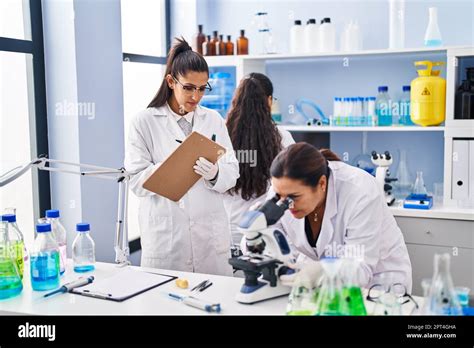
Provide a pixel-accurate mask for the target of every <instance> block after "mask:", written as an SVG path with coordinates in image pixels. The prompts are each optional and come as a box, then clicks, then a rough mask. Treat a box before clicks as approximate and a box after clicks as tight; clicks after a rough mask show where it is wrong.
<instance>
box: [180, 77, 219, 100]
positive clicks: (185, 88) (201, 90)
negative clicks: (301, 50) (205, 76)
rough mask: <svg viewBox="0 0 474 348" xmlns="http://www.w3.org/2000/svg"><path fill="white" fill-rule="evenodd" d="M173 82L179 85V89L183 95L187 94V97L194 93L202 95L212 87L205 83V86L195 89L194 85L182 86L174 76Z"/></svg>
mask: <svg viewBox="0 0 474 348" xmlns="http://www.w3.org/2000/svg"><path fill="white" fill-rule="evenodd" d="M173 80H175V81H176V82H177V83H179V84H180V85H181V87H182V88H183V91H184V93H186V94H189V95H191V94H193V93H194V92H198V94H204V93H206V92H210V91H212V87H211V85H210V84H209V82H207V83H206V85H205V86H201V87H197V86H194V85H183V84H182V83H181V82H179V80H178V79H177V78H176V77H174V76H173Z"/></svg>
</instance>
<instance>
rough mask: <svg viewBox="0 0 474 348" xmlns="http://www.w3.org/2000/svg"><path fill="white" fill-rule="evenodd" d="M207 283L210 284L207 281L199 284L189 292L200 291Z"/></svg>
mask: <svg viewBox="0 0 474 348" xmlns="http://www.w3.org/2000/svg"><path fill="white" fill-rule="evenodd" d="M207 283H210V281H209V279H207V280H204V281H202V282H200V283H199V284H198V285H196V286H195V287H194V288H192V289H191V291H194V290H199V289H201V288H202V287H204V286H206V285H207Z"/></svg>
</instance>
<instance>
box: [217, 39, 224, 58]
mask: <svg viewBox="0 0 474 348" xmlns="http://www.w3.org/2000/svg"><path fill="white" fill-rule="evenodd" d="M225 53H226V44H225V41H224V35H219V41H218V42H217V43H216V54H217V55H218V56H225Z"/></svg>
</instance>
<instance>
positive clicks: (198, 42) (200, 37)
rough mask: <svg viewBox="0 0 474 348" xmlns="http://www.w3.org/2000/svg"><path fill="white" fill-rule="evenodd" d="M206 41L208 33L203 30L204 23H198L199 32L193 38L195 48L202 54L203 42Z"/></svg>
mask: <svg viewBox="0 0 474 348" xmlns="http://www.w3.org/2000/svg"><path fill="white" fill-rule="evenodd" d="M205 41H206V35H204V33H203V32H202V24H199V25H198V32H197V33H196V34H195V35H194V38H193V42H192V43H193V49H194V50H195V51H196V52H199V53H201V54H202V44H203V42H205Z"/></svg>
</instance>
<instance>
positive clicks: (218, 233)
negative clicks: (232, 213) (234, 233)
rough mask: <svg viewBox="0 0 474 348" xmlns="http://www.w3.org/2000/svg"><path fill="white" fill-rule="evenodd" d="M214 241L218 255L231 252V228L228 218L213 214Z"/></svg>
mask: <svg viewBox="0 0 474 348" xmlns="http://www.w3.org/2000/svg"><path fill="white" fill-rule="evenodd" d="M211 219H212V239H213V243H214V247H215V249H216V252H217V253H218V254H221V253H225V252H227V253H228V252H230V245H231V241H230V227H229V220H228V219H227V216H226V215H225V216H222V214H212V215H211Z"/></svg>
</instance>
